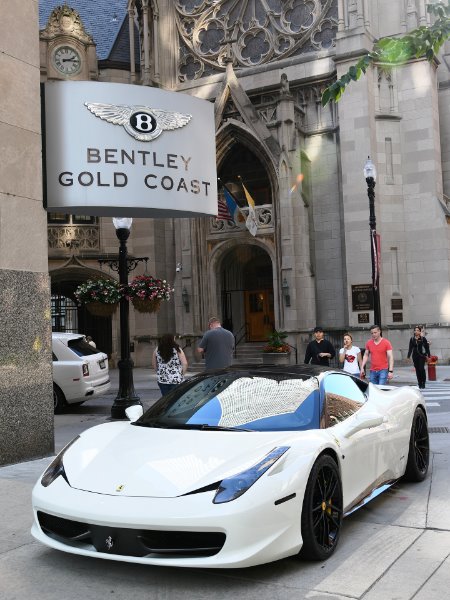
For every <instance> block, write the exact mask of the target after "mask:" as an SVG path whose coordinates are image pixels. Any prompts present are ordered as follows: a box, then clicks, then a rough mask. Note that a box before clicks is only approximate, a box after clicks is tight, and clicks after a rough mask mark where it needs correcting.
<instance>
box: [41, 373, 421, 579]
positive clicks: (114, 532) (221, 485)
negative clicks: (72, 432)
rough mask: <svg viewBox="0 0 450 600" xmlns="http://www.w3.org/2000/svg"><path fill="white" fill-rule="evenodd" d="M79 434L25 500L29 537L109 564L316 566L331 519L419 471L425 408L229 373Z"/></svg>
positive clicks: (413, 393)
mask: <svg viewBox="0 0 450 600" xmlns="http://www.w3.org/2000/svg"><path fill="white" fill-rule="evenodd" d="M127 415H128V417H129V419H130V421H116V422H111V423H107V424H104V425H99V426H96V427H93V428H92V429H88V430H87V431H85V432H84V433H82V434H81V435H79V436H78V437H77V438H76V439H74V440H73V441H72V442H71V443H70V444H69V445H68V446H66V448H64V450H63V451H62V452H60V454H59V455H58V456H57V457H56V458H55V460H54V461H53V462H52V463H51V464H50V466H49V467H48V468H47V470H46V471H45V472H44V474H43V475H42V477H41V478H40V479H39V481H38V482H37V483H36V486H35V487H34V490H33V509H34V524H33V528H32V534H33V535H34V537H35V538H36V539H38V540H39V541H41V542H43V543H44V544H47V545H48V546H50V547H52V548H56V549H58V550H63V551H65V552H71V553H73V554H80V555H85V556H95V557H98V558H105V559H109V560H121V561H128V562H133V563H143V564H153V565H165V566H167V565H170V566H179V567H180V566H183V567H204V568H205V567H211V568H217V567H222V568H226V567H248V566H251V565H257V564H261V563H267V562H270V561H274V560H278V559H281V558H283V557H286V556H290V555H295V554H300V556H302V557H304V558H306V559H313V560H324V559H326V558H327V557H329V556H330V555H331V554H332V553H333V551H334V550H335V548H336V546H337V543H338V540H339V533H340V530H341V524H342V519H343V517H344V516H346V515H348V514H349V513H351V512H353V511H354V510H356V509H357V508H359V507H361V506H363V505H364V504H365V503H366V502H367V501H368V500H370V499H372V498H373V497H375V496H376V495H377V494H379V493H380V492H381V491H383V490H385V489H387V488H388V487H389V485H391V484H392V483H394V482H395V481H396V480H397V479H399V478H400V477H405V478H406V479H407V480H409V481H422V480H423V479H424V478H425V477H426V475H427V471H428V462H429V439H428V426H427V414H426V408H425V402H424V400H423V397H422V395H421V394H420V392H419V391H418V390H417V389H416V388H412V387H401V388H393V387H390V388H388V387H378V386H374V385H372V384H368V383H366V382H365V381H361V380H359V379H354V378H353V377H351V376H350V375H347V374H345V373H343V372H336V371H332V370H330V369H324V368H322V367H307V366H294V367H275V366H274V367H270V366H269V367H268V366H260V367H254V366H252V367H239V368H237V367H236V368H235V367H230V368H229V369H224V370H221V371H211V372H205V373H203V374H201V375H197V376H194V377H192V378H191V379H189V380H188V381H186V382H185V383H183V384H180V385H179V386H178V387H177V388H175V389H174V390H173V391H172V392H171V393H170V394H168V395H167V396H164V397H163V398H161V399H160V400H159V401H158V402H157V403H156V404H154V405H153V406H152V407H151V408H149V409H148V410H147V411H146V412H145V413H144V414H143V411H142V408H141V407H140V406H132V407H130V408H128V409H127Z"/></svg>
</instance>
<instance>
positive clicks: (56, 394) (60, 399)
mask: <svg viewBox="0 0 450 600" xmlns="http://www.w3.org/2000/svg"><path fill="white" fill-rule="evenodd" d="M65 406H66V399H65V397H64V394H63V392H62V390H61V389H60V388H59V387H58V386H57V385H56V383H54V384H53V408H54V411H55V415H58V414H59V413H61V412H62V411H63V409H64V407H65Z"/></svg>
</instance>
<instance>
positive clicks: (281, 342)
mask: <svg viewBox="0 0 450 600" xmlns="http://www.w3.org/2000/svg"><path fill="white" fill-rule="evenodd" d="M287 336H288V334H287V333H286V332H285V331H277V330H276V329H275V330H274V331H273V332H272V333H271V334H270V335H269V337H268V338H267V343H266V345H265V346H264V348H263V353H264V354H263V363H278V364H282V363H288V362H289V355H290V352H291V347H290V346H289V344H288V343H287V342H286V341H285V340H286V338H287Z"/></svg>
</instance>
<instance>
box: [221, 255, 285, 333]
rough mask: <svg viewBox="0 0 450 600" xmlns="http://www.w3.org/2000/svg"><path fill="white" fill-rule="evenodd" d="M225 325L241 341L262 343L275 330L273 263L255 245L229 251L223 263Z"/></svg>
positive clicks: (223, 320)
mask: <svg viewBox="0 0 450 600" xmlns="http://www.w3.org/2000/svg"><path fill="white" fill-rule="evenodd" d="M222 265H223V266H222V324H223V326H224V327H225V328H227V329H229V330H230V331H232V332H233V333H234V334H235V336H236V338H237V339H238V341H239V340H242V339H245V340H246V341H247V342H261V341H264V340H266V339H267V336H268V335H269V334H270V333H271V332H272V331H273V330H274V327H275V314H274V293H273V275H272V261H271V259H270V256H269V255H268V253H267V252H266V251H265V250H264V249H262V248H260V247H259V246H256V245H241V246H237V247H235V248H233V249H232V250H230V251H229V252H228V253H227V254H226V255H225V256H224V258H223V261H222Z"/></svg>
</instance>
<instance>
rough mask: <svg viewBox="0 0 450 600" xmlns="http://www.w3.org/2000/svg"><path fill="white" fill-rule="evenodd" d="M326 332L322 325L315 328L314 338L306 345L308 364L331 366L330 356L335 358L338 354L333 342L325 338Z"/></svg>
mask: <svg viewBox="0 0 450 600" xmlns="http://www.w3.org/2000/svg"><path fill="white" fill-rule="evenodd" d="M323 337H324V333H323V328H322V327H315V328H314V339H313V340H311V341H310V342H309V344H308V345H307V346H306V352H305V361H304V362H305V364H306V365H308V364H309V363H311V364H312V365H323V366H324V367H329V366H330V358H334V357H335V355H336V352H335V349H334V347H333V344H332V343H331V342H330V341H329V340H324V339H323Z"/></svg>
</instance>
